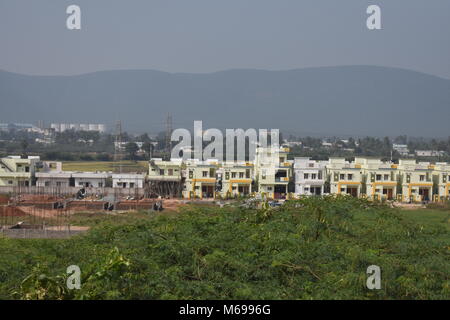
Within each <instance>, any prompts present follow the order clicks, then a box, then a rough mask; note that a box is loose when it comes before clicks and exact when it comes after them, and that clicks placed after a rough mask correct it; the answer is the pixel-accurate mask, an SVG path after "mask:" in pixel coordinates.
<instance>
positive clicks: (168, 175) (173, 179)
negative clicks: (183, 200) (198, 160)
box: [146, 158, 184, 197]
mask: <svg viewBox="0 0 450 320" xmlns="http://www.w3.org/2000/svg"><path fill="white" fill-rule="evenodd" d="M183 169H184V168H183V161H182V159H171V160H170V161H165V160H162V159H161V158H152V159H151V160H150V161H149V171H148V177H147V180H148V185H147V188H148V190H147V192H146V193H147V194H149V195H153V196H161V197H181V192H182V191H183V186H184V174H183Z"/></svg>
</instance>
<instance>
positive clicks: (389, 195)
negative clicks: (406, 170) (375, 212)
mask: <svg viewBox="0 0 450 320" xmlns="http://www.w3.org/2000/svg"><path fill="white" fill-rule="evenodd" d="M387 198H388V200H392V199H393V198H394V190H393V189H387Z"/></svg>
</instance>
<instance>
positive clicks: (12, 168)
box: [0, 156, 40, 187]
mask: <svg viewBox="0 0 450 320" xmlns="http://www.w3.org/2000/svg"><path fill="white" fill-rule="evenodd" d="M39 161H40V159H39V157H34V156H30V157H27V158H23V157H21V156H8V157H5V158H0V186H10V187H16V186H25V187H28V186H31V185H33V182H34V181H33V179H34V173H35V170H36V164H37V163H39Z"/></svg>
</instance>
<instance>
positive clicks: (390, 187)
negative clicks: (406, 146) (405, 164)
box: [355, 158, 399, 200]
mask: <svg viewBox="0 0 450 320" xmlns="http://www.w3.org/2000/svg"><path fill="white" fill-rule="evenodd" d="M355 165H356V166H359V167H360V168H361V169H362V174H363V176H362V183H363V188H365V191H364V194H365V195H366V196H367V197H368V198H370V199H374V200H396V199H397V193H398V191H399V190H398V179H399V171H398V168H397V165H396V164H393V163H392V162H383V161H381V160H380V159H370V158H369V159H368V158H356V159H355Z"/></svg>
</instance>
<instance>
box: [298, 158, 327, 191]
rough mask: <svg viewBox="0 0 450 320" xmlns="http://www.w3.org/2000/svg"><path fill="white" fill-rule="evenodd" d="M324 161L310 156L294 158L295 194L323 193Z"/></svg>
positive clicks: (324, 179)
mask: <svg viewBox="0 0 450 320" xmlns="http://www.w3.org/2000/svg"><path fill="white" fill-rule="evenodd" d="M326 164H327V162H326V161H315V160H311V159H310V158H295V159H294V177H295V194H296V195H323V194H324V192H325V190H324V186H325V181H326V177H327V174H326Z"/></svg>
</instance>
